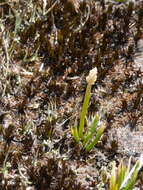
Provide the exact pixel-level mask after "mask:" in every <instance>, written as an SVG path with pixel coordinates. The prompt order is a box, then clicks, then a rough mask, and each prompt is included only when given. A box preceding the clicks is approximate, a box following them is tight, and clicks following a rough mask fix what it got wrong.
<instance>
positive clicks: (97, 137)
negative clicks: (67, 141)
mask: <svg viewBox="0 0 143 190" xmlns="http://www.w3.org/2000/svg"><path fill="white" fill-rule="evenodd" d="M104 129H105V125H104V124H103V125H102V126H101V127H100V128H99V129H98V130H97V134H96V137H95V139H94V140H93V141H92V142H91V143H90V144H87V145H86V146H85V150H86V151H87V152H89V151H90V150H91V149H92V148H93V147H94V146H95V145H96V144H97V143H98V141H99V140H100V138H101V136H102V134H103V132H104Z"/></svg>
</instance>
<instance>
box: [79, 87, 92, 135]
mask: <svg viewBox="0 0 143 190" xmlns="http://www.w3.org/2000/svg"><path fill="white" fill-rule="evenodd" d="M91 86H92V85H90V84H88V85H87V88H86V92H85V97H84V102H83V106H82V112H81V116H80V124H79V137H80V138H81V139H82V138H83V131H84V121H85V116H86V113H87V109H88V104H89V99H90V96H91Z"/></svg>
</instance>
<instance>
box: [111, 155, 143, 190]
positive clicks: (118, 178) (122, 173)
mask: <svg viewBox="0 0 143 190" xmlns="http://www.w3.org/2000/svg"><path fill="white" fill-rule="evenodd" d="M130 166H131V158H130V159H129V162H128V166H125V164H124V163H123V161H121V163H120V164H119V166H118V167H116V163H115V162H113V168H112V173H111V177H110V182H109V190H132V189H133V186H134V184H135V182H136V179H137V175H138V172H139V170H140V169H141V167H142V166H143V155H141V157H140V159H139V160H138V161H137V162H136V163H135V165H134V167H133V168H132V169H131V170H130Z"/></svg>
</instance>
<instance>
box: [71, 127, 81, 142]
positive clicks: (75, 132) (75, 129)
mask: <svg viewBox="0 0 143 190" xmlns="http://www.w3.org/2000/svg"><path fill="white" fill-rule="evenodd" d="M71 134H72V135H73V137H74V139H75V140H76V142H77V143H79V142H80V138H79V135H78V130H77V127H71Z"/></svg>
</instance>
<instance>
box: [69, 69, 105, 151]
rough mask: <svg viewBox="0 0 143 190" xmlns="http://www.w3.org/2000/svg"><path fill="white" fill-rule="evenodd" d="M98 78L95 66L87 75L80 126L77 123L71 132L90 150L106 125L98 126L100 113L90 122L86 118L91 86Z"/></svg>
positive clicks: (77, 140)
mask: <svg viewBox="0 0 143 190" xmlns="http://www.w3.org/2000/svg"><path fill="white" fill-rule="evenodd" d="M96 79H97V68H94V69H92V70H91V71H90V73H89V75H88V76H87V77H86V81H87V83H88V84H87V88H86V92H85V97H84V102H83V106H82V111H81V116H80V123H79V127H77V125H75V126H74V127H71V133H72V135H73V137H74V139H75V140H76V142H77V143H79V142H81V143H82V146H83V147H84V149H85V150H86V151H87V152H89V151H90V150H91V149H92V148H93V147H94V146H95V145H96V144H97V143H98V141H99V140H100V138H101V136H102V134H103V132H104V129H105V125H104V124H103V125H101V126H100V127H99V128H98V129H97V126H98V124H99V119H100V118H99V114H96V115H95V116H94V117H93V118H92V121H91V123H90V124H89V122H88V120H86V113H87V111H88V104H89V100H90V96H91V87H92V85H93V84H94V82H95V81H96ZM85 121H87V130H86V131H85Z"/></svg>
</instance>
